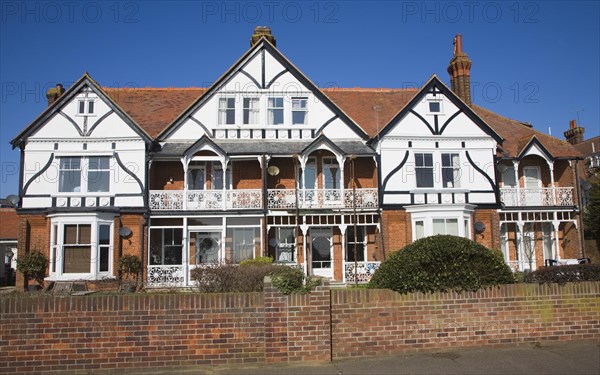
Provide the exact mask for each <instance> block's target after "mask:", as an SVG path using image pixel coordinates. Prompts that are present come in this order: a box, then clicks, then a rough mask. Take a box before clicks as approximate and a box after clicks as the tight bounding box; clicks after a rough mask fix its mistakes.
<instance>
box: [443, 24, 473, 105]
mask: <svg viewBox="0 0 600 375" xmlns="http://www.w3.org/2000/svg"><path fill="white" fill-rule="evenodd" d="M453 44H454V55H453V56H452V59H451V60H450V64H449V65H448V73H449V74H450V83H451V85H452V91H453V92H454V93H455V94H456V95H457V96H458V97H459V98H461V99H462V100H463V101H464V102H465V103H467V104H468V105H471V64H472V61H471V60H469V56H468V55H467V54H466V53H464V52H463V49H462V35H460V34H457V35H456V36H455V37H454V41H453Z"/></svg>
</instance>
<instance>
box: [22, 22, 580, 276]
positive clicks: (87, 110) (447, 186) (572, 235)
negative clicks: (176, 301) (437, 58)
mask: <svg viewBox="0 0 600 375" xmlns="http://www.w3.org/2000/svg"><path fill="white" fill-rule="evenodd" d="M470 69H471V61H470V60H469V58H468V56H467V54H466V53H464V52H463V50H462V40H461V37H460V36H457V37H456V38H455V41H454V55H453V56H452V59H451V61H450V64H449V67H448V72H449V73H450V79H451V86H452V87H451V89H450V88H448V87H447V86H446V85H445V84H444V83H443V82H442V81H441V80H440V79H439V78H438V77H436V76H435V75H434V76H432V77H431V78H429V80H428V81H427V82H426V83H425V84H424V85H423V87H421V88H420V89H384V88H382V89H358V88H356V89H355V88H351V89H344V88H328V89H320V88H319V87H317V86H316V85H315V84H314V83H313V82H311V80H310V79H309V78H308V77H306V76H305V75H304V74H302V72H301V71H300V70H299V69H298V68H296V67H295V66H294V65H293V64H292V63H291V62H290V61H289V60H288V59H287V58H286V57H285V56H284V55H283V54H282V53H281V52H280V51H279V50H278V49H277V48H276V41H275V38H274V37H273V35H272V34H271V31H270V29H268V28H264V27H258V28H257V29H256V30H255V33H254V35H253V36H252V38H251V47H250V49H249V50H248V51H247V52H246V53H244V54H243V55H242V56H241V57H240V59H239V60H238V61H237V62H235V63H234V64H233V66H231V67H230V68H229V69H228V70H226V71H225V73H224V74H223V75H222V76H221V77H220V78H218V79H217V80H216V81H215V83H214V84H213V85H212V86H210V87H209V88H208V89H204V88H182V89H178V88H164V89H163V88H131V89H128V88H119V89H114V88H107V87H102V86H100V85H99V84H98V83H96V82H95V81H94V80H93V79H92V78H91V77H90V76H89V75H88V74H87V73H86V74H84V75H83V77H81V78H80V79H79V80H78V81H77V82H76V83H74V84H73V85H72V86H71V87H69V88H68V89H67V90H64V89H63V88H62V86H57V87H56V88H55V89H52V90H50V91H49V92H48V104H49V106H48V108H47V109H46V110H45V111H44V112H43V113H42V114H41V115H40V116H39V117H38V118H37V119H35V120H34V121H33V122H32V123H31V124H30V125H29V126H27V127H26V128H25V129H24V130H23V131H22V132H21V133H20V134H19V135H18V136H17V137H16V138H15V139H14V140H13V141H12V145H13V146H14V147H18V148H19V149H20V150H21V164H22V173H21V183H20V204H19V209H18V212H19V218H20V240H19V253H21V254H22V253H25V252H27V251H32V250H41V251H44V252H46V253H47V254H48V256H49V258H50V266H49V270H48V275H49V276H48V279H49V280H87V281H89V282H91V283H92V284H93V282H97V281H102V280H110V279H113V278H115V277H116V276H117V272H116V264H117V261H118V259H119V258H120V257H121V256H123V255H124V254H135V255H137V256H139V257H140V258H141V259H142V261H143V264H144V279H145V283H146V285H147V286H148V287H152V286H156V287H161V286H165V285H168V286H189V285H191V284H192V282H191V280H190V270H192V269H194V268H196V267H203V266H207V265H210V264H213V263H215V262H222V261H229V262H234V263H238V262H240V261H241V260H243V259H248V258H253V257H256V256H260V255H265V254H266V255H270V256H272V257H274V259H275V260H276V261H277V262H282V263H286V264H290V265H293V266H295V267H300V268H302V269H303V270H304V271H305V272H306V273H307V274H312V275H319V276H323V277H328V278H331V279H332V280H334V281H338V282H354V281H355V280H358V281H361V282H364V281H367V280H368V279H369V278H370V275H371V274H372V273H373V272H374V270H375V269H376V268H377V267H378V266H379V264H380V262H381V261H382V260H384V259H385V257H386V254H389V253H390V252H392V251H397V250H399V249H400V248H402V247H403V246H404V245H406V244H408V243H411V242H413V241H415V240H417V239H419V238H422V237H425V236H430V235H435V234H439V233H446V234H453V235H457V236H463V237H467V238H471V239H473V240H475V241H478V242H481V243H483V244H485V245H486V246H488V247H493V248H498V249H501V250H502V251H503V253H504V256H505V258H506V261H507V262H508V263H510V264H511V265H512V266H513V267H514V269H515V270H517V269H518V270H524V269H531V268H536V267H539V266H541V265H543V264H544V261H545V260H547V259H553V260H564V259H572V258H578V257H581V256H582V254H581V253H580V249H581V242H580V238H581V237H580V235H579V229H578V228H580V226H579V224H578V223H579V209H580V206H579V204H578V199H579V195H578V192H577V188H576V186H577V184H576V183H575V181H577V176H576V175H575V174H576V168H575V166H576V164H577V163H578V161H579V160H580V159H581V157H582V156H581V154H580V153H579V152H578V151H577V150H576V149H575V148H573V146H572V145H570V144H569V143H567V142H564V141H561V140H558V139H556V138H553V137H550V136H548V135H545V134H542V133H540V132H538V131H536V130H535V129H533V128H532V127H531V125H528V124H524V123H520V122H518V121H514V120H510V119H508V118H505V117H502V116H500V115H498V114H495V113H493V112H490V111H488V110H486V109H484V108H482V107H479V106H477V105H475V104H473V103H471V95H470ZM21 280H22V279H21ZM18 283H19V281H18Z"/></svg>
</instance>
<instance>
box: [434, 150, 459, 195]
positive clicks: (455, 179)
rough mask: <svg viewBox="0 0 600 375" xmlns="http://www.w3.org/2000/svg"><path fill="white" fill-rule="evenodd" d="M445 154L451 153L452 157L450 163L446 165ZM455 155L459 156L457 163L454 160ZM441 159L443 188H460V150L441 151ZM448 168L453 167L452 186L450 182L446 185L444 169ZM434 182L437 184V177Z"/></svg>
mask: <svg viewBox="0 0 600 375" xmlns="http://www.w3.org/2000/svg"><path fill="white" fill-rule="evenodd" d="M444 155H449V157H450V165H444ZM454 156H456V157H457V158H458V163H457V164H455V163H454V162H453V159H454ZM440 161H441V164H440V165H441V166H442V168H441V177H442V178H441V181H442V188H443V189H453V188H459V187H460V177H461V176H460V153H459V152H441V153H440ZM446 169H451V170H452V181H451V182H452V186H447V185H448V184H445V185H444V170H446ZM434 174H435V168H434ZM434 184H435V179H434Z"/></svg>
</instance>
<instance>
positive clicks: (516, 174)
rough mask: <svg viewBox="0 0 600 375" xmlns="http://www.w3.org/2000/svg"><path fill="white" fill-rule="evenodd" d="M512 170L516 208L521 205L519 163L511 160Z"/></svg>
mask: <svg viewBox="0 0 600 375" xmlns="http://www.w3.org/2000/svg"><path fill="white" fill-rule="evenodd" d="M513 168H514V170H515V187H516V188H517V199H516V200H515V201H516V203H517V206H520V205H521V183H520V181H519V161H518V160H513Z"/></svg>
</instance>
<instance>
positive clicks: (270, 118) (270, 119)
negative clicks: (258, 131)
mask: <svg viewBox="0 0 600 375" xmlns="http://www.w3.org/2000/svg"><path fill="white" fill-rule="evenodd" d="M271 99H274V101H276V100H281V107H279V106H276V105H273V106H271V104H270V102H271ZM274 111H281V116H282V119H281V123H280V124H276V123H275V114H274ZM285 112H286V111H285V97H284V96H283V95H269V96H267V124H268V125H270V126H285V125H286V121H285ZM271 113H273V115H272V116H271Z"/></svg>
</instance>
